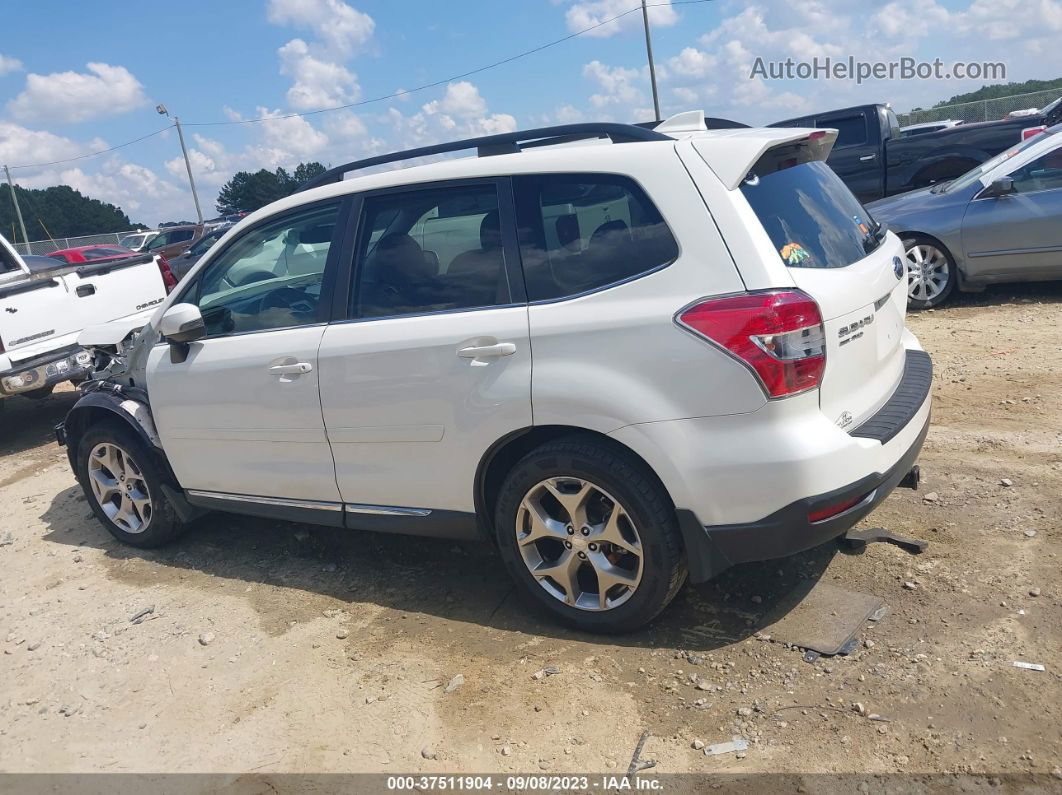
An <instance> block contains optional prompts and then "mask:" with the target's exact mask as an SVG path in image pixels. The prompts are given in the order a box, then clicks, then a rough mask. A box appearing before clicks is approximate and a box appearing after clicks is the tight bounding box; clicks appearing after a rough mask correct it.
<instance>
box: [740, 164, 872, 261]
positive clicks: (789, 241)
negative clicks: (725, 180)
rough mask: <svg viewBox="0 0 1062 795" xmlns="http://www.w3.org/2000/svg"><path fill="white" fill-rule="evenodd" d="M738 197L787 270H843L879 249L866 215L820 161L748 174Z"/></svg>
mask: <svg viewBox="0 0 1062 795" xmlns="http://www.w3.org/2000/svg"><path fill="white" fill-rule="evenodd" d="M741 192H742V193H743V194H744V196H745V198H746V199H747V200H748V202H749V204H750V205H752V209H753V211H754V212H755V213H756V215H757V217H758V218H759V219H760V223H762V224H763V228H764V229H766V230H767V234H768V235H769V236H770V238H771V242H772V243H774V249H775V251H777V252H778V256H780V257H781V258H782V261H783V262H784V263H785V264H786V265H789V266H791V267H794V268H843V267H845V266H846V265H851V264H852V263H853V262H857V261H858V260H861V259H863V257H865V256H866V255H867V254H869V253H870V252H871V251H873V250H874V249H876V248H877V247H878V246H880V245H881V240H882V238H883V236H882V235H881V234H879V232H878V225H877V224H876V223H875V222H874V219H873V218H871V217H870V213H868V212H867V211H866V209H865V208H864V207H863V205H861V204H860V203H859V201H858V200H857V199H856V197H855V196H853V195H852V192H851V191H850V190H848V188H847V186H845V184H844V183H843V182H841V179H840V177H838V176H837V175H836V174H834V173H833V171H832V170H831V169H830V167H829V166H827V165H826V164H825V163H824V162H822V161H821V160H814V161H811V162H808V163H801V164H800V165H797V166H791V167H789V168H782V169H781V170H779V171H771V172H770V173H766V174H764V175H762V176H760V175H757V174H756V173H754V172H753V173H750V174H749V176H748V177H746V179H745V181H744V182H743V183H742V185H741Z"/></svg>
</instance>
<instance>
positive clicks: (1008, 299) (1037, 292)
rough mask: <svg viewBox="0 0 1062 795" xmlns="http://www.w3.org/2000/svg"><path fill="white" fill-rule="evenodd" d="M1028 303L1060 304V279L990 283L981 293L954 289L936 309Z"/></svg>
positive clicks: (1061, 291) (1061, 282)
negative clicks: (961, 291)
mask: <svg viewBox="0 0 1062 795" xmlns="http://www.w3.org/2000/svg"><path fill="white" fill-rule="evenodd" d="M1029 303H1035V304H1062V281H1054V282H1025V283H1021V284H992V285H989V286H988V287H986V288H985V291H984V292H982V293H960V292H959V291H958V290H956V291H955V292H953V293H952V294H951V296H950V297H949V298H948V299H947V301H945V302H944V304H943V305H942V306H940V307H938V309H937V311H941V310H947V309H961V308H963V307H988V306H1001V305H1004V304H1029Z"/></svg>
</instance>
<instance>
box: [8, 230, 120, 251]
mask: <svg viewBox="0 0 1062 795" xmlns="http://www.w3.org/2000/svg"><path fill="white" fill-rule="evenodd" d="M136 231H137V230H135V229H130V230H129V231H128V232H107V233H104V234H101V235H81V237H57V238H55V239H53V240H31V241H30V242H29V243H13V244H12V245H13V246H14V247H15V250H16V251H17V252H18V253H19V254H50V253H51V252H53V251H58V250H60V249H64V248H74V247H75V246H96V245H101V244H102V245H112V246H113V245H116V244H117V243H118V241H120V240H121V239H122V238H123V237H125V236H126V235H131V234H134V233H135V232H136Z"/></svg>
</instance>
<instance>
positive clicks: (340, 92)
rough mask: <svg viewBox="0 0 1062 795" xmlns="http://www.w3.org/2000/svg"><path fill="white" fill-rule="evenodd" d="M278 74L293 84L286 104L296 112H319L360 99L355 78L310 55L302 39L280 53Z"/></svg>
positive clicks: (330, 63)
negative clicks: (287, 77)
mask: <svg viewBox="0 0 1062 795" xmlns="http://www.w3.org/2000/svg"><path fill="white" fill-rule="evenodd" d="M277 54H278V55H280V73H281V74H283V75H287V76H289V77H291V78H292V80H293V81H294V82H293V83H292V85H291V88H289V89H288V94H287V98H288V104H289V105H291V107H293V108H295V109H296V110H319V109H320V108H328V107H335V106H336V105H346V104H348V103H350V102H354V101H356V100H357V99H358V97H359V96H361V87H360V86H359V85H358V80H357V77H356V76H355V75H354V73H352V72H350V71H349V70H348V69H346V68H345V67H343V66H341V65H340V64H338V63H334V62H332V61H326V60H322V59H320V58H316V57H314V56H313V55H311V54H310V48H309V46H308V45H307V44H306V42H304V41H303V40H302V39H292V40H291V41H289V42H288V43H287V44H285V45H284V46H283V47H281V48H280V49H279V50H277Z"/></svg>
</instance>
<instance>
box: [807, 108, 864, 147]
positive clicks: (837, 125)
mask: <svg viewBox="0 0 1062 795" xmlns="http://www.w3.org/2000/svg"><path fill="white" fill-rule="evenodd" d="M815 126H816V127H833V128H834V129H836V130H837V142H836V143H835V144H834V145H833V148H834V149H843V148H844V147H846V146H859V145H860V144H865V143H866V142H867V120H866V117H865V116H863V115H862V114H860V115H859V116H842V117H840V118H835V119H818V120H817V121H816V122H815Z"/></svg>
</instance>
